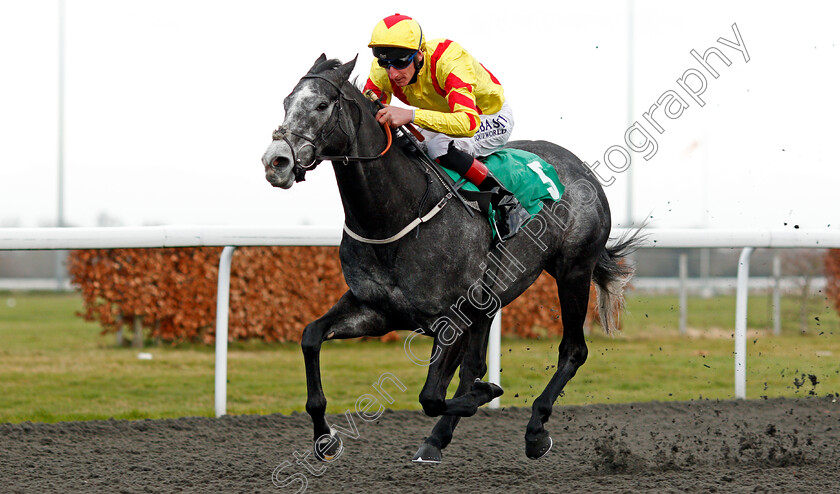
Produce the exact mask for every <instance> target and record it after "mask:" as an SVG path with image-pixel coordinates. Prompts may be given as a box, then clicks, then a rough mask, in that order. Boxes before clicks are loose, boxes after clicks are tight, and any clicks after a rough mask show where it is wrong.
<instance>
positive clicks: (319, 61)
mask: <svg viewBox="0 0 840 494" xmlns="http://www.w3.org/2000/svg"><path fill="white" fill-rule="evenodd" d="M326 61H327V55H326V54H324V53H321V56H320V57H318V60H315V63H314V64H312V68H311V69H309V72H312V71H313V70H315V67H317V66H319V65H321V64H322V63H324V62H326Z"/></svg>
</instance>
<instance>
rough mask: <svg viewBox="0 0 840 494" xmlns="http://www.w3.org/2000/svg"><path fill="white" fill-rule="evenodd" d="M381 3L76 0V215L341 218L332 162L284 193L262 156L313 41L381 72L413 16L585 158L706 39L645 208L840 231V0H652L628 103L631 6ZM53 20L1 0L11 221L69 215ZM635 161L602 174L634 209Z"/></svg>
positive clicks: (530, 124) (642, 196)
mask: <svg viewBox="0 0 840 494" xmlns="http://www.w3.org/2000/svg"><path fill="white" fill-rule="evenodd" d="M733 3H734V5H733ZM382 5H383V4H382V3H372V4H371V3H367V4H360V3H359V2H347V1H344V0H342V1H335V2H324V1H309V2H304V3H299V2H283V1H279V0H274V1H264V0H245V1H237V2H220V1H194V0H166V1H146V2H128V1H122V0H100V1H95V0H67V2H66V44H65V47H66V90H65V102H66V106H65V108H66V110H65V129H66V141H65V142H66V146H65V174H66V175H65V176H66V181H65V218H66V221H67V223H69V224H71V225H75V226H95V225H96V224H97V222H98V221H99V217H100V216H101V215H103V214H104V215H107V216H108V217H110V218H112V219H116V220H118V221H119V223H120V224H123V225H144V224H207V225H287V224H289V225H292V224H300V223H304V222H305V223H309V224H318V225H340V224H341V222H342V211H341V206H340V203H339V198H338V193H337V190H336V187H335V179H334V176H333V174H332V169H331V167H330V166H329V164H328V163H327V164H324V165H322V166H321V167H320V168H318V169H317V170H316V171H315V172H311V173H309V174H308V176H307V181H306V182H303V183H299V184H297V185H295V186H294V187H293V188H292V189H291V190H288V191H283V190H280V189H275V188H272V187H271V186H270V185H269V184H268V183H267V182H266V181H265V179H264V174H263V168H262V164H261V163H260V157H261V156H262V153H263V151H264V150H265V148H266V147H267V146H268V144H269V143H270V135H271V131H272V130H273V129H275V128H276V127H277V125H279V124H280V123H281V122H282V120H283V107H282V101H283V98H284V97H285V96H286V95H287V94H288V93H289V92H290V91H291V90H292V88H293V87H294V85H295V84H296V82H297V80H298V79H299V78H300V76H302V75H303V74H304V73H305V72H306V70H307V69H308V68H309V67H310V66H311V64H312V62H313V61H314V60H315V58H317V56H318V55H320V54H321V53H322V52H325V53H326V54H327V56H329V57H336V58H340V59H341V60H344V61H346V60H349V59H351V58H352V57H354V56H355V55H356V54H357V53H358V54H359V56H360V62H359V64H358V65H357V69H356V72H355V73H356V74H358V75H360V76H361V77H362V78H364V77H366V72H367V69H368V68H369V64H370V59H371V56H370V51H369V49H368V48H367V47H366V46H367V42H368V40H369V37H370V31H371V30H372V28H373V26H374V25H375V23H376V22H377V20H378V19H380V18H382V17H384V16H386V15H390V14H392V13H394V12H395V11H397V12H400V13H403V14H408V15H411V16H413V17H414V18H416V19H417V20H418V21H419V22H420V23H421V25H422V26H423V29H424V32H425V34H426V35H427V36H428V37H429V38H438V37H447V38H451V39H454V40H456V41H458V42H459V43H461V44H462V45H464V46H465V47H466V48H467V49H468V50H469V51H470V52H472V53H473V55H475V56H476V57H477V58H478V59H479V60H480V61H482V62H483V63H484V65H485V66H487V67H488V68H489V69H490V70H491V71H492V72H493V73H494V74H495V75H496V76H497V77H498V78H499V79H500V80H501V81H502V83H503V85H504V86H505V90H506V94H507V96H508V98H509V101H510V102H511V103H512V104H513V105H514V111H515V115H516V122H517V127H516V129H515V131H514V138H515V139H547V140H551V141H554V142H556V143H558V144H561V145H563V146H564V147H566V148H568V149H569V150H571V151H572V152H574V153H575V154H577V155H578V156H579V157H580V158H581V159H583V160H585V161H588V162H589V163H594V162H595V161H601V162H602V163H603V162H604V158H603V154H604V152H605V151H606V150H607V149H608V148H609V147H610V146H612V145H614V144H623V141H624V131H625V130H626V129H627V127H628V126H629V124H630V123H631V122H632V121H634V120H639V121H640V122H643V118H642V113H643V112H644V111H646V110H647V109H648V108H649V107H650V106H651V105H653V104H654V103H655V102H656V100H657V98H659V97H660V95H662V94H663V93H664V92H665V91H667V90H674V91H677V92H678V93H679V91H680V90H679V86H678V85H677V82H676V81H677V79H678V78H680V77H681V76H682V74H683V73H684V72H685V71H686V70H688V69H691V68H700V64H699V63H698V62H697V61H696V60H694V58H692V57H691V55H690V54H689V51H690V50H691V49H695V50H697V51H698V52H700V53H701V54H702V53H704V52H705V51H706V49H707V48H709V47H711V46H716V47H718V48H719V49H720V50H721V51H722V52H723V53H724V54H725V55H726V56H728V57H729V58H730V60H731V61H732V65H731V66H729V67H726V66H723V65H722V64H721V63H719V62H718V61H717V60H714V61H713V62H712V64H713V66H714V67H715V68H717V70H718V71H719V72H720V77H719V78H718V79H712V78H711V77H708V75H707V80H708V88H707V90H706V92H705V93H704V94H703V95H702V98H703V99H704V100H705V102H706V104H705V106H703V107H700V106H699V105H697V104H695V103H694V102H693V101H691V100H687V102H688V103H689V104H690V106H689V108H687V109H686V110H685V112H684V114H683V115H682V116H680V117H679V118H677V119H674V120H668V119H667V118H664V117H662V116H661V110H660V117H659V118H658V119H657V120H658V121H660V123H662V125H663V127H664V128H665V132H664V133H663V134H661V135H659V134H655V135H654V136H655V138H656V141H657V144H658V146H659V149H658V152H657V154H656V155H655V156H654V157H653V158H652V159H651V160H650V161H645V160H644V159H642V157H641V154H638V153H631V156H632V158H633V162H632V165H631V169H632V171H633V183H634V187H633V190H634V192H633V195H634V202H633V210H634V212H635V215H634V219H635V220H636V221H637V222H638V221H640V220H641V219H642V218H643V217H644V216H646V215H647V213H651V215H652V216H653V219H654V223H653V226H659V227H699V226H711V227H735V228H783V227H784V224H785V223H788V226H789V227H792V225H794V224H798V225H800V226H801V227H803V228H824V227H826V226H827V225H829V224H830V225H831V228H832V229H834V228H840V218H838V217H837V215H838V211H840V208H838V206H840V200H838V198H837V193H836V189H837V187H838V184H840V162H838V161H840V160H838V152H837V151H836V150H835V149H834V143H836V142H837V141H838V139H840V125H838V123H837V121H838V116H840V96H839V94H840V92H839V91H838V90H837V84H838V80H840V48H838V44H840V39H838V38H840V34H838V33H840V29H838V28H837V26H836V23H837V21H838V19H840V3H837V2H829V1H825V2H798V3H796V4H793V3H790V2H766V1H765V2H738V3H735V2H731V1H712V2H703V3H701V4H698V3H695V2H676V1H641V0H637V1H636V2H635V4H634V8H633V12H634V14H633V17H634V19H635V28H634V35H635V36H634V39H635V43H634V50H633V64H632V66H633V76H634V77H633V80H634V82H633V86H632V87H633V93H632V96H633V97H632V107H631V108H632V109H631V110H628V99H629V98H628V30H627V26H628V21H627V18H628V12H629V5H630V4H629V3H628V2H625V1H598V2H553V3H550V2H545V1H539V2H510V1H500V2H495V1H487V0H485V1H482V2H463V3H461V2H452V1H446V2H437V1H424V2H411V3H405V4H403V3H402V2H393V3H391V4H390V5H391V6H388V7H383V6H382ZM733 23H737V25H738V28H739V30H740V33H741V36H742V38H743V41H744V44H745V45H746V48H747V50H748V53H749V56H750V61H749V62H745V61H744V58H743V56H742V55H741V54H740V53H739V52H737V51H735V50H733V49H731V48H727V47H725V46H723V45H721V44H720V43H718V42H717V39H718V38H720V37H723V38H726V39H729V40H733V41H734V40H735V36H734V34H733V31H732V27H731V26H732V24H733ZM57 32H58V1H57V0H26V1H18V0H0V226H47V225H52V224H54V223H55V221H56V216H57V213H56V211H57V189H58V179H57V176H58V172H57V169H58V165H57V163H58V110H57V107H58V83H57V80H58V55H57V54H58V34H57ZM681 95H682V96H683V97H685V95H684V94H683V93H681ZM648 130H650V128H649V127H648ZM599 170H604V171H605V172H606V168H605V166H604V165H601V168H599ZM627 176H628V173H623V174H619V175H618V176H617V180H616V182H615V184H613V185H612V186H610V187H608V188H607V193H608V196H609V198H610V201H611V205H612V209H613V218H614V223H616V224H620V225H622V226H624V225H626V224H627V221H626V220H627V190H628V179H627Z"/></svg>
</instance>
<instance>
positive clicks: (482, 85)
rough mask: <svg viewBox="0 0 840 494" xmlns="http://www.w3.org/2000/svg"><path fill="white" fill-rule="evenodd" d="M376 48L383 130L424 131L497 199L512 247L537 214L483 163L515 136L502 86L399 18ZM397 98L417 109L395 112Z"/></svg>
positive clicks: (377, 31)
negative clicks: (385, 127)
mask: <svg viewBox="0 0 840 494" xmlns="http://www.w3.org/2000/svg"><path fill="white" fill-rule="evenodd" d="M368 47H370V48H372V49H373V56H374V58H375V60H374V61H373V63H372V65H371V69H370V76H369V77H368V80H367V83H366V84H365V88H364V92H365V94H366V95H367V96H368V97H369V98H371V99H380V100H381V101H382V102H383V103H384V104H385V105H384V108H382V109H381V110H379V112H378V113H377V114H376V120H377V121H379V123H380V124H383V125H384V124H388V125H390V126H391V127H399V126H402V125H405V124H408V123H410V122H413V123H414V124H416V125H417V126H418V127H420V129H421V130H420V132H421V133H422V134H423V136H424V138H425V143H426V148H427V151H428V153H429V156H431V157H432V158H433V159H435V160H436V161H437V162H438V163H440V164H441V165H442V166H445V167H446V168H449V169H450V170H453V171H455V172H457V173H458V174H460V175H461V176H463V177H464V178H466V179H467V180H469V181H470V182H472V183H473V184H475V185H476V186H477V187H478V188H479V190H482V191H489V192H492V196H491V197H492V198H491V202H492V204H493V206H494V208H495V209H496V211H497V212H499V213H500V221H499V222H498V223H497V229H498V230H499V232H498V233H499V236H500V237H501V238H502V239H503V240H506V239H508V238H510V237H512V236H513V234H514V233H516V231H517V230H518V229H519V228H520V227H521V226H522V224H523V223H524V222H525V221H527V220H528V218H529V217H530V215H529V214H528V212H527V211H526V210H525V208H523V207H522V205H521V204H520V203H519V201H518V200H516V198H515V197H514V196H513V194H511V193H510V192H509V191H508V190H507V189H505V187H504V186H502V184H501V183H499V181H498V180H497V179H496V177H494V176H493V175H492V174H491V173H490V172H489V170H488V169H487V167H486V166H485V165H484V164H483V163H482V162H480V161H478V160H477V159H475V157H483V156H488V155H490V154H492V153H493V152H495V151H498V150H500V149H502V148H503V147H504V146H505V144H506V143H507V141H508V139H509V138H510V134H511V131H512V130H513V112H512V111H511V108H510V106H509V105H508V104H507V102H505V96H504V89H502V85H501V84H500V83H499V81H498V80H497V79H496V78H495V77H494V76H493V74H491V73H490V71H489V70H487V69H486V68H485V67H484V66H483V65H481V64H480V63H479V62H478V61H477V60H476V59H475V58H473V57H472V56H471V55H470V54H469V53H468V52H467V51H466V50H465V49H464V48H463V47H461V45H459V44H458V43H456V42H454V41H451V40H448V39H433V40H429V41H428V42H427V41H426V39H425V37H424V36H423V31H422V29H421V28H420V24H418V23H417V21H415V20H414V19H412V18H411V17H408V16H405V15H400V14H394V15H392V16H389V17H386V18H384V19H382V20H381V21H379V22H378V23H377V24H376V27H375V28H374V29H373V34H372V35H371V38H370V44H369V45H368ZM391 95H395V96H396V97H397V98H398V99H399V100H400V101H402V102H403V103H405V104H406V105H409V106H412V107H414V108H413V109H406V108H400V107H396V106H390V105H388V103H389V102H390V101H391Z"/></svg>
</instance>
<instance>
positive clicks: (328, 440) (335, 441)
mask: <svg viewBox="0 0 840 494" xmlns="http://www.w3.org/2000/svg"><path fill="white" fill-rule="evenodd" d="M313 449H314V450H315V457H316V458H318V459H319V460H321V461H327V462H330V461H335V460H337V459H338V457H339V456H341V453H344V444H343V443H342V441H341V438H340V437H339V436H338V435H337V434H335V433H334V432H331V434H324V435H323V436H321V437H319V438H318V439H316V440H315V446H314V448H313Z"/></svg>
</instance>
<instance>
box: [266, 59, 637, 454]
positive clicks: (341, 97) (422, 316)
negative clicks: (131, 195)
mask: <svg viewBox="0 0 840 494" xmlns="http://www.w3.org/2000/svg"><path fill="white" fill-rule="evenodd" d="M355 62H356V61H355V60H353V61H351V62H349V63H346V64H343V65H342V64H341V62H339V61H337V60H327V59H326V57H325V56H324V55H321V57H320V58H318V60H316V62H315V64H314V65H313V66H312V68H311V69H310V70H309V72H308V73H307V74H306V75H305V76H304V77H303V78H301V80H300V82H298V84H297V85H296V86H295V88H294V90H293V91H292V92H291V93H290V94H289V95H288V96H287V97H286V99H285V101H284V107H285V110H286V117H285V120H284V122H283V125H282V126H281V127H280V128H279V129H278V130H277V131H275V133H274V135H273V140H272V143H271V145H270V146H269V147H268V149H267V150H266V152H265V155H264V156H263V158H262V162H263V165H264V167H265V177H266V180H268V182H269V183H270V184H271V185H273V186H275V187H281V188H284V189H287V188H289V187H291V186H292V185H293V184H294V183H295V181H300V180H303V179H304V177H305V173H306V171H307V170H311V169H313V168H315V166H317V164H318V163H320V162H321V161H324V160H330V161H332V164H333V170H334V172H335V177H336V180H337V183H338V189H339V193H340V194H341V201H342V204H343V206H344V215H345V234H344V236H343V238H342V241H341V247H340V249H339V257H340V260H341V267H342V270H343V272H344V277H345V280H346V282H347V286H348V287H349V290H348V291H347V292H346V293H345V294H344V295H343V296H342V297H341V298H340V299H339V300H338V301H337V302H336V303H335V305H334V306H333V307H332V308H331V309H330V310H329V311H327V313H326V314H324V315H323V316H322V317H320V318H319V319H317V320H316V321H314V322H312V323H310V324H309V325H307V326H306V328H305V329H304V331H303V335H302V338H301V347H302V350H303V356H304V360H305V365H306V382H307V391H308V397H307V400H306V411H307V412H308V413H309V415H310V416H311V417H312V421H313V425H314V438H315V441H314V450H315V455H316V456H317V457H318V458H320V459H322V460H331V459H334V458H336V457H337V456H338V455H340V454H341V451H343V445H342V442H341V439H340V436H338V435H337V434H336V433H335V431H334V430H331V428H330V425H329V424H328V423H327V420H326V417H325V412H326V407H327V400H326V397H325V396H324V392H323V389H322V385H321V370H320V361H319V357H320V349H321V345H322V344H323V343H324V342H325V341H327V340H331V339H345V338H358V337H362V336H373V337H376V336H381V335H384V334H386V333H389V332H391V331H395V330H405V331H411V332H412V333H411V334H409V335H408V336H409V337H413V336H416V335H420V334H423V335H426V336H432V337H433V338H434V344H433V346H432V353H431V356H430V358H429V359H428V360H425V361H424V365H428V375H427V378H426V382H425V385H424V386H423V388H422V390H421V391H420V397H419V401H420V404H421V405H422V407H423V411H424V412H425V413H426V414H427V415H429V416H432V417H440V419H439V420H438V422H437V423H436V424H435V426H434V428H433V430H432V432H431V434H430V435H429V437H428V438H426V439H425V441H424V442H423V443H422V445H421V446H420V448H419V450H418V451H417V453H416V455H415V456H414V458H413V461H415V462H432V463H436V462H440V461H441V456H442V455H441V450H442V449H443V448H445V447H446V446H447V445H448V444H449V442H450V441H451V439H452V435H453V431H454V429H455V427H456V426H457V424H458V421H459V420H460V418H461V417H469V416H471V415H473V414H475V413H476V411H477V409H478V407H480V406H481V405H483V404H485V403H487V402H489V401H491V400H492V399H493V398H495V397H497V396H500V395H501V394H502V389H501V388H500V387H499V386H497V385H496V384H493V383H488V382H484V381H482V380H481V378H482V377H483V376H484V374H485V373H486V371H487V365H486V363H485V362H486V352H487V343H488V335H489V332H490V325H491V322H492V316H493V315H494V314H495V312H496V311H497V310H498V309H499V308H501V307H503V306H505V305H507V304H508V303H510V302H511V301H513V300H514V299H515V298H516V297H518V296H519V295H520V294H522V293H523V292H524V291H525V290H526V289H527V288H528V287H529V286H530V285H531V284H532V283H533V282H534V281H535V280H536V279H537V277H539V275H540V274H541V273H542V272H543V271H547V272H548V273H549V274H550V275H551V276H553V277H554V279H555V280H556V282H557V295H558V298H559V302H560V307H561V311H562V322H563V338H562V341H561V343H560V346H559V356H558V360H557V369H556V371H555V372H554V375H553V376H552V377H551V380H550V381H549V383H548V385H547V386H546V387H545V389H544V390H543V392H542V393H541V394H540V396H539V397H538V398H537V399H536V400H535V401H534V403H533V409H532V414H531V419H530V421H529V422H528V424H527V427H526V430H525V452H526V455H527V456H528V457H529V458H532V459H537V458H540V457H542V456H544V455H545V454H546V453H547V452H548V451H549V449H550V448H551V446H552V444H553V442H552V440H551V437H550V435H549V433H548V431H547V430H546V429H545V428H544V424H545V422H546V421H547V420H548V418H549V416H550V415H551V411H552V406H553V404H554V402H555V400H556V399H557V397H558V396H559V395H560V393H561V392H562V390H563V388H564V386H565V385H566V383H568V382H569V380H570V379H571V378H572V377H573V376H574V375H575V373H576V372H577V370H578V368H579V367H580V366H581V365H582V364H583V363H584V362H585V361H586V357H587V347H586V342H585V340H584V331H583V324H584V319H585V317H586V313H587V304H588V301H589V287H590V283H591V281H593V280H594V281H595V284H596V287H597V293H598V308H599V314H600V319H601V323H602V326H603V328H604V330H605V331H606V332H607V333H609V332H610V331H611V330H612V329H613V328H614V326H615V324H616V323H615V321H616V317H617V314H618V312H619V311H620V310H621V306H622V303H623V295H622V292H623V287H624V284H625V283H626V282H627V281H628V280H629V278H630V277H631V276H632V269H631V268H629V267H627V266H626V265H625V264H623V263H619V260H620V259H621V258H623V257H625V256H626V255H627V254H628V253H630V252H632V250H633V249H635V248H636V246H637V245H638V242H639V239H638V232H637V234H635V235H632V236H631V237H629V238H626V239H621V240H619V241H617V242H615V244H614V245H612V246H607V240H608V237H609V234H610V224H611V220H610V209H609V205H608V203H607V198H606V196H605V194H604V191H603V190H602V188H601V186H600V185H599V183H598V181H597V180H596V179H595V177H593V176H592V174H591V173H590V171H589V169H588V168H587V167H586V166H585V165H583V164H582V162H581V160H580V159H578V158H577V157H576V156H575V155H573V154H572V153H570V152H569V151H567V150H566V149H564V148H562V147H560V146H557V145H555V144H552V143H550V142H545V141H515V142H511V143H510V144H509V147H511V148H518V149H522V150H526V151H529V152H532V153H535V154H537V155H539V156H540V157H541V158H542V159H543V160H545V161H546V162H548V163H550V164H551V165H553V166H554V168H555V169H556V170H557V174H558V176H559V178H560V180H561V182H562V183H563V184H564V185H565V193H564V194H563V196H562V198H561V200H560V201H559V202H554V201H545V202H544V205H543V208H542V210H541V211H540V213H539V214H538V215H536V216H534V217H533V218H532V219H531V220H530V222H528V223H527V224H526V225H525V227H524V228H523V229H522V230H521V231H520V232H519V233H518V234H517V235H516V236H515V237H513V238H512V239H509V240H507V241H505V242H502V243H500V242H497V241H493V240H491V238H492V234H491V229H490V224H489V222H488V221H487V219H486V218H481V217H479V216H478V215H474V214H473V213H471V212H470V211H469V210H468V208H466V207H464V206H463V205H462V204H460V203H459V202H458V201H457V200H451V197H452V196H451V195H450V193H451V189H450V187H449V186H447V185H446V183H445V182H444V181H442V180H440V179H439V178H438V176H437V175H436V174H435V173H433V172H431V171H430V169H429V167H424V166H423V165H422V164H421V163H420V161H419V160H418V158H417V156H416V155H415V153H413V152H412V151H411V149H410V148H408V147H403V146H400V145H393V146H390V149H389V150H388V151H387V152H385V153H384V154H383V152H382V151H383V149H386V147H387V146H388V145H389V143H390V137H388V136H386V133H385V132H383V129H382V128H381V127H380V126H379V125H378V124H377V122H376V120H375V119H374V116H373V115H374V114H375V112H376V110H377V106H376V104H375V103H374V102H371V101H369V100H368V99H367V98H366V97H365V96H364V95H363V94H362V93H361V91H360V90H359V89H358V88H357V87H356V86H355V85H354V84H353V83H352V82H350V81H348V77H349V76H350V73H351V72H352V70H353V67H354V66H355ZM433 213H434V215H433ZM430 216H433V217H430ZM421 217H425V218H424V219H423V220H422V221H421V220H419V219H418V218H421ZM412 225H415V226H412ZM398 232H402V235H395V234H397V233H398ZM396 237H399V238H396ZM459 366H460V372H459V380H460V381H459V385H458V387H457V390H456V392H455V393H454V396H453V397H452V398H449V399H447V398H446V390H447V386H448V385H449V383H450V381H451V380H452V378H453V376H454V374H455V371H456V369H457V368H458V367H459Z"/></svg>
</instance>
